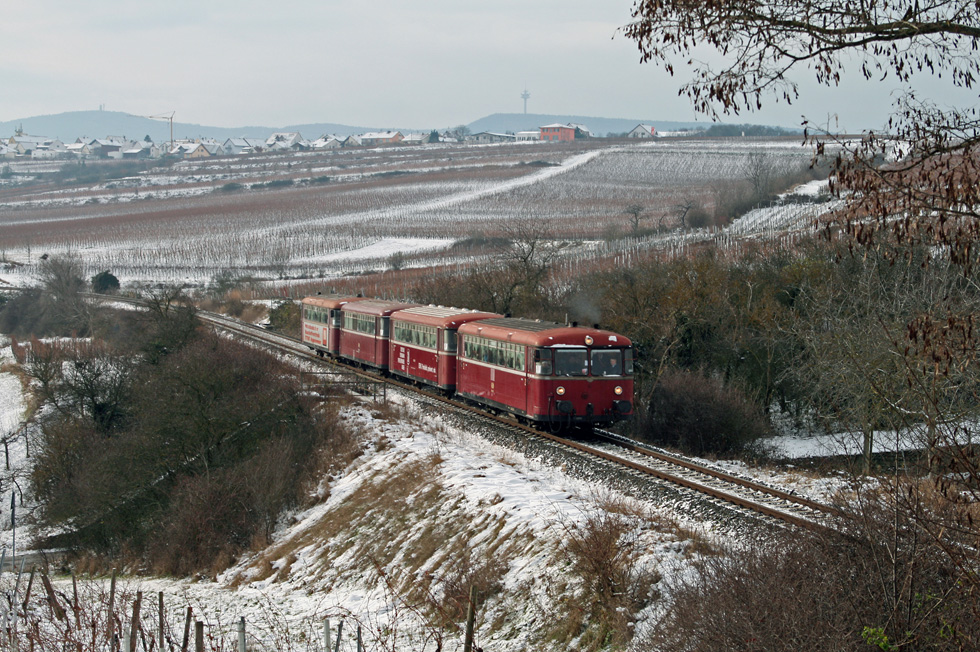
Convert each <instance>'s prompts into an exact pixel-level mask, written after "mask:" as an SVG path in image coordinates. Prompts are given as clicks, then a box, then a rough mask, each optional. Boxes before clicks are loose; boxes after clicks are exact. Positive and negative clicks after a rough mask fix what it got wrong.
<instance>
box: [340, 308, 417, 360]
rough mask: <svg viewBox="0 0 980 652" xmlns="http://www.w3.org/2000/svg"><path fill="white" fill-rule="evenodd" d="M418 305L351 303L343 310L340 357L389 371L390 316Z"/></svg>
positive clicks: (341, 310)
mask: <svg viewBox="0 0 980 652" xmlns="http://www.w3.org/2000/svg"><path fill="white" fill-rule="evenodd" d="M418 305H419V304H417V303H400V302H397V301H379V300H375V299H368V300H366V301H356V302H354V301H352V302H349V303H347V304H345V305H344V306H343V307H341V309H340V312H341V314H342V316H343V325H342V326H341V333H340V354H339V355H340V357H342V358H347V359H348V360H353V361H355V362H360V363H362V364H365V365H367V366H370V367H376V368H378V369H381V370H382V371H384V370H387V369H388V359H389V356H390V353H391V351H390V346H389V340H390V339H391V313H393V312H395V311H397V310H404V309H405V308H414V307H416V306H418Z"/></svg>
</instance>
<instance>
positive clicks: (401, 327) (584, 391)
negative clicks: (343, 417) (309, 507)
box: [302, 296, 633, 427]
mask: <svg viewBox="0 0 980 652" xmlns="http://www.w3.org/2000/svg"><path fill="white" fill-rule="evenodd" d="M302 333H303V341H304V342H305V343H306V344H307V346H309V347H310V348H311V349H314V350H315V351H317V352H318V353H319V354H320V355H329V356H332V357H337V358H339V359H342V360H346V361H349V362H351V363H354V364H358V365H361V366H368V367H373V368H376V369H378V370H380V371H381V372H382V373H391V374H394V375H398V376H401V377H404V378H407V379H410V380H412V381H416V382H419V383H422V384H427V385H431V386H433V387H438V388H439V389H441V390H443V391H444V392H446V393H448V394H455V395H456V396H457V397H459V398H461V399H464V400H467V401H470V402H472V403H476V404H478V405H480V406H482V407H484V408H486V409H488V410H490V411H494V412H507V413H510V414H513V415H515V416H516V417H517V418H518V419H521V420H523V421H526V422H528V423H532V424H537V425H547V426H551V427H578V426H586V427H589V426H595V425H607V424H610V423H613V422H615V421H618V420H622V419H628V418H630V417H631V416H632V414H633V348H632V343H631V342H630V340H629V339H628V338H626V337H624V336H622V335H618V334H616V333H613V332H610V331H606V330H602V329H599V328H583V327H579V326H577V325H565V324H557V323H553V322H542V321H536V320H530V319H516V318H511V317H503V316H501V315H497V314H494V313H487V312H478V311H472V310H466V309H461V308H446V307H442V306H421V305H418V304H412V303H400V302H393V301H378V300H372V299H363V298H361V297H339V296H331V297H319V296H317V297H307V298H305V299H303V326H302Z"/></svg>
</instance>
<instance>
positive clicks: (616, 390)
mask: <svg viewBox="0 0 980 652" xmlns="http://www.w3.org/2000/svg"><path fill="white" fill-rule="evenodd" d="M613 392H614V393H615V394H616V396H622V395H623V388H622V387H620V386H619V385H616V389H614V390H613Z"/></svg>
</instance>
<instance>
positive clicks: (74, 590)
mask: <svg viewBox="0 0 980 652" xmlns="http://www.w3.org/2000/svg"><path fill="white" fill-rule="evenodd" d="M71 610H72V611H73V612H75V629H77V630H81V629H82V621H81V618H79V616H78V579H77V578H76V577H75V572H74V571H72V574H71Z"/></svg>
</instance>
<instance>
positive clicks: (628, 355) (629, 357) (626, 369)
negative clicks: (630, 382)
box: [623, 349, 633, 376]
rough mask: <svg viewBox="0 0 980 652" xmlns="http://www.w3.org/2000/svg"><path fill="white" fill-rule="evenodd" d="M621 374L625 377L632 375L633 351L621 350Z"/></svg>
mask: <svg viewBox="0 0 980 652" xmlns="http://www.w3.org/2000/svg"><path fill="white" fill-rule="evenodd" d="M623 359H624V362H623V373H624V374H626V375H627V376H632V375H633V349H624V350H623Z"/></svg>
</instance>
